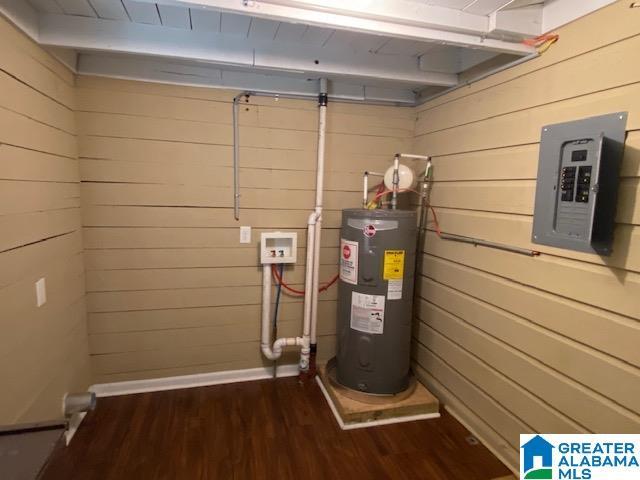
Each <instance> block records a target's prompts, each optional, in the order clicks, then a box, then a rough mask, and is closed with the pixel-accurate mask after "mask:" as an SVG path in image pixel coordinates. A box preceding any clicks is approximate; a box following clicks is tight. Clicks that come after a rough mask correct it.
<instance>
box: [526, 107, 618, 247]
mask: <svg viewBox="0 0 640 480" xmlns="http://www.w3.org/2000/svg"><path fill="white" fill-rule="evenodd" d="M626 122H627V113H626V112H619V113H613V114H609V115H601V116H598V117H592V118H586V119H583V120H577V121H572V122H567V123H558V124H555V125H547V126H546V127H543V129H542V134H541V140H540V158H539V163H538V180H537V185H536V200H535V212H534V217H533V234H532V241H533V243H538V244H543V245H550V246H553V247H559V248H566V249H570V250H578V251H581V252H590V253H597V254H599V255H610V254H611V245H612V242H613V230H614V219H615V210H616V203H617V191H618V182H619V180H618V175H619V170H620V162H621V161H622V154H623V150H624V140H625V129H626Z"/></svg>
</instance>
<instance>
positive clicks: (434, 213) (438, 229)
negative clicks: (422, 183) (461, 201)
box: [429, 205, 442, 237]
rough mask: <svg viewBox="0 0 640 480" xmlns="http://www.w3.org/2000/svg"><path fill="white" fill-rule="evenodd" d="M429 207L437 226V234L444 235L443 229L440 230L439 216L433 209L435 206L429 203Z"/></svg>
mask: <svg viewBox="0 0 640 480" xmlns="http://www.w3.org/2000/svg"><path fill="white" fill-rule="evenodd" d="M429 209H430V210H431V213H432V214H433V224H434V226H435V227H436V234H437V235H438V236H439V237H442V230H440V224H439V223H438V216H437V215H436V211H435V210H434V209H433V207H432V206H431V205H429Z"/></svg>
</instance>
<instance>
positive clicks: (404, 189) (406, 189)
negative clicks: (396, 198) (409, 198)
mask: <svg viewBox="0 0 640 480" xmlns="http://www.w3.org/2000/svg"><path fill="white" fill-rule="evenodd" d="M403 192H413V193H416V194H418V195H422V194H421V193H420V192H418V191H417V190H414V189H412V188H401V189H399V190H398V193H403ZM390 193H393V190H384V191H382V192H380V193H377V194H376V196H375V197H373V200H372V202H375V201H376V200H378V199H379V198H381V197H384V196H385V195H389V194H390Z"/></svg>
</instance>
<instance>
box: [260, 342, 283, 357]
mask: <svg viewBox="0 0 640 480" xmlns="http://www.w3.org/2000/svg"><path fill="white" fill-rule="evenodd" d="M261 349H262V354H263V355H264V356H265V358H266V359H267V360H277V359H278V358H280V357H281V356H282V350H280V352H277V351H276V350H271V349H270V348H269V346H268V345H262V347H261Z"/></svg>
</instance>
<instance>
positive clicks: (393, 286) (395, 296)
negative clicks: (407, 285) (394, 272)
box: [387, 279, 402, 300]
mask: <svg viewBox="0 0 640 480" xmlns="http://www.w3.org/2000/svg"><path fill="white" fill-rule="evenodd" d="M387 298H388V299H389V300H402V279H400V280H389V286H388V287H387Z"/></svg>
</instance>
